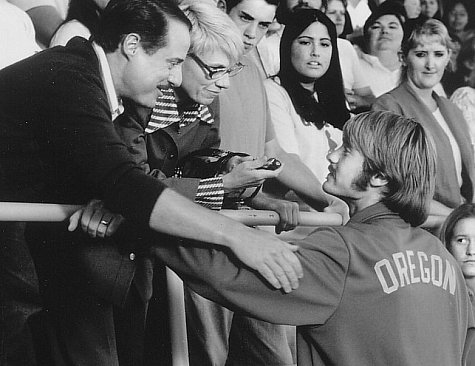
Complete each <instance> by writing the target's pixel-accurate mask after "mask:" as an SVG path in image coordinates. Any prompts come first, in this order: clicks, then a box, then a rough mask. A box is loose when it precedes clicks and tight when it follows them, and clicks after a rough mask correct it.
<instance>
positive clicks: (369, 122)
mask: <svg viewBox="0 0 475 366" xmlns="http://www.w3.org/2000/svg"><path fill="white" fill-rule="evenodd" d="M343 141H344V143H345V144H346V145H347V146H349V147H350V148H351V149H355V150H357V151H358V152H359V153H361V154H362V155H363V157H364V162H363V173H362V177H361V179H362V181H363V184H364V182H366V184H365V187H367V184H368V183H369V181H370V179H371V177H373V176H374V175H380V176H381V177H383V178H385V179H386V180H387V185H386V190H385V191H384V193H383V199H382V200H381V201H382V202H383V203H385V204H386V205H387V206H388V207H389V208H390V209H391V210H393V211H394V212H397V213H399V215H400V216H401V217H402V218H403V219H404V220H406V221H407V222H409V223H410V224H411V225H413V226H417V225H420V224H422V223H423V222H424V221H425V220H426V219H427V216H428V214H429V204H430V201H431V199H432V196H433V194H434V187H435V169H436V163H435V161H436V150H435V148H434V146H433V142H432V140H431V138H430V137H429V135H428V134H427V132H426V131H425V130H424V128H423V127H422V126H421V125H420V124H419V123H418V122H416V121H415V120H413V119H410V118H406V117H403V116H400V115H397V114H394V113H391V112H366V113H361V114H359V115H357V116H355V117H353V118H351V119H350V120H349V121H348V122H347V123H346V125H345V127H344V129H343Z"/></svg>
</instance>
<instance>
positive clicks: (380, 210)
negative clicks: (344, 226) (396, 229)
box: [348, 202, 404, 223]
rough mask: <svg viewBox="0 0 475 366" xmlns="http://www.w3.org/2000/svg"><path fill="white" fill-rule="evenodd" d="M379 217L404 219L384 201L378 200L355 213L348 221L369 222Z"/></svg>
mask: <svg viewBox="0 0 475 366" xmlns="http://www.w3.org/2000/svg"><path fill="white" fill-rule="evenodd" d="M378 219H393V220H394V219H396V220H401V221H404V220H403V219H402V218H401V216H399V215H398V214H397V213H396V212H393V211H391V210H390V209H389V208H388V207H387V206H386V205H385V204H384V203H382V202H378V203H375V204H374V205H371V206H368V207H366V208H365V209H363V210H361V211H359V212H357V213H356V214H354V215H353V216H352V217H351V219H350V221H349V222H348V223H369V222H371V221H374V220H378Z"/></svg>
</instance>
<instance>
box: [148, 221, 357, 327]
mask: <svg viewBox="0 0 475 366" xmlns="http://www.w3.org/2000/svg"><path fill="white" fill-rule="evenodd" d="M195 244H196V245H194V244H193V243H186V242H185V241H184V242H183V246H176V245H174V246H170V247H156V248H154V252H155V254H156V255H157V256H158V257H159V258H160V259H161V260H162V261H163V262H164V263H165V264H166V265H167V266H168V267H170V268H171V269H173V270H174V271H175V272H176V273H177V274H178V275H179V276H180V277H181V278H182V279H183V281H184V282H185V283H186V284H187V285H188V286H189V287H190V288H191V289H193V290H194V291H195V292H197V293H199V294H200V295H201V296H204V297H206V298H208V299H210V300H212V301H216V302H218V303H220V304H222V305H224V306H226V307H228V308H230V309H231V310H233V311H236V312H240V313H242V314H245V315H248V316H252V317H255V318H258V319H261V320H264V321H268V322H271V323H277V324H291V325H308V324H314V325H318V324H323V323H324V322H325V321H326V320H327V319H328V317H330V316H331V315H332V314H333V312H334V311H335V309H336V308H337V306H338V304H339V302H340V299H341V296H342V292H343V288H344V284H345V279H346V272H347V268H348V263H349V252H348V249H347V247H346V245H345V243H344V242H343V240H342V239H341V236H340V235H338V233H336V232H335V231H334V230H333V229H331V228H326V229H320V230H318V231H317V232H314V233H312V234H311V235H310V236H309V237H307V238H306V239H304V240H302V241H300V242H298V245H299V247H300V249H299V251H298V252H297V253H296V254H297V257H298V259H299V260H300V262H301V264H302V267H303V272H304V276H303V278H302V279H301V280H300V285H299V288H298V289H296V290H294V291H292V292H290V293H287V294H286V293H284V292H282V291H280V290H276V289H273V288H272V287H271V286H269V285H268V283H267V282H266V281H265V280H264V279H263V278H262V277H261V276H260V274H259V273H258V272H257V271H255V270H253V269H251V268H249V267H246V266H245V265H243V264H242V263H241V262H240V261H238V260H236V258H235V257H234V256H233V255H232V253H230V252H229V251H224V250H223V251H221V250H216V249H207V248H204V247H203V246H202V247H199V243H195ZM185 245H186V246H185ZM191 246H193V247H191Z"/></svg>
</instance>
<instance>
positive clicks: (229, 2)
mask: <svg viewBox="0 0 475 366" xmlns="http://www.w3.org/2000/svg"><path fill="white" fill-rule="evenodd" d="M241 1H242V0H226V11H227V12H228V13H229V12H230V11H231V9H232V8H234V7H235V6H236V5H238V4H239V3H240V2H241ZM265 2H266V3H268V4H269V5H275V6H279V3H280V0H265Z"/></svg>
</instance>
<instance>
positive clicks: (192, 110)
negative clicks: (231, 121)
mask: <svg viewBox="0 0 475 366" xmlns="http://www.w3.org/2000/svg"><path fill="white" fill-rule="evenodd" d="M162 94H163V95H162V96H161V97H159V98H158V99H157V101H156V103H155V107H154V108H153V111H152V115H151V116H150V121H149V122H148V124H147V127H146V128H145V133H153V132H155V131H157V130H159V129H161V128H165V127H168V126H170V125H172V124H174V123H178V124H179V125H178V126H179V127H180V128H182V127H186V126H188V125H190V124H192V123H193V122H195V121H196V119H197V118H198V119H200V120H201V121H203V122H206V123H208V124H213V123H214V120H213V117H212V116H211V113H210V112H209V109H208V106H205V105H202V104H198V103H195V104H191V105H188V106H187V107H186V108H185V110H184V111H183V112H182V114H181V115H180V113H179V112H178V105H177V103H176V97H175V92H174V91H173V89H172V88H168V89H165V90H162Z"/></svg>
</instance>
